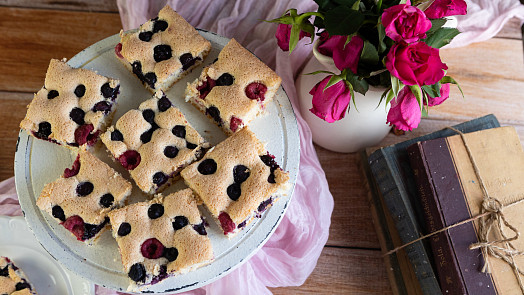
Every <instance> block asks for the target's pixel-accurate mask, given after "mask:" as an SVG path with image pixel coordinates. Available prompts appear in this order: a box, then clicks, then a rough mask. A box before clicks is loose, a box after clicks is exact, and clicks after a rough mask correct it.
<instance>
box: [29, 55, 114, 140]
mask: <svg viewBox="0 0 524 295" xmlns="http://www.w3.org/2000/svg"><path fill="white" fill-rule="evenodd" d="M119 88H120V85H119V81H118V80H115V79H111V78H107V77H104V76H101V75H98V74H96V73H95V72H93V71H90V70H86V69H74V68H71V67H70V66H69V65H67V64H66V63H65V62H64V61H60V60H57V59H52V60H51V62H50V63H49V68H48V69H47V73H46V77H45V84H44V87H43V88H42V89H40V90H39V91H38V92H37V93H36V94H35V97H34V98H33V100H32V101H31V103H30V104H29V106H28V110H27V114H26V116H25V118H24V119H23V120H22V122H21V123H20V127H21V128H22V129H25V130H27V131H28V133H29V134H32V135H33V136H34V137H36V138H40V139H44V140H47V141H51V142H54V143H58V144H60V145H65V146H72V147H78V146H82V145H84V144H87V145H88V146H92V145H94V144H95V143H96V141H97V139H98V136H99V134H100V133H101V132H104V131H105V128H106V126H107V125H108V124H110V123H111V120H112V117H113V113H114V110H115V108H114V107H113V106H114V104H115V100H116V98H117V95H118V93H119Z"/></svg>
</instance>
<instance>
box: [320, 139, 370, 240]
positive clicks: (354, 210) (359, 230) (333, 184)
mask: <svg viewBox="0 0 524 295" xmlns="http://www.w3.org/2000/svg"><path fill="white" fill-rule="evenodd" d="M315 149H316V151H317V155H318V158H319V160H320V164H321V165H322V167H324V172H325V173H326V178H327V180H328V183H329V190H330V192H331V194H332V195H333V198H334V200H335V208H334V209H333V214H332V216H331V227H330V229H329V240H328V242H327V244H328V245H332V246H343V247H359V248H373V249H380V245H379V243H378V239H377V236H376V233H375V229H374V227H373V223H372V221H371V211H370V209H369V204H368V201H367V199H366V194H367V192H366V190H365V188H364V186H363V185H362V183H363V179H362V177H363V176H362V173H361V172H360V171H359V168H358V165H357V161H358V158H359V155H358V154H357V153H350V154H339V153H335V152H331V151H328V150H326V149H324V148H322V147H320V146H318V145H315Z"/></svg>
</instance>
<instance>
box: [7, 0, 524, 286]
mask: <svg viewBox="0 0 524 295" xmlns="http://www.w3.org/2000/svg"><path fill="white" fill-rule="evenodd" d="M117 2H118V7H119V10H120V15H121V19H122V23H123V26H124V29H131V28H136V27H138V26H139V25H140V24H142V23H144V22H145V21H146V20H147V19H149V18H152V17H155V16H156V15H157V13H158V11H159V10H160V9H161V8H162V7H163V6H164V5H165V3H166V1H144V0H137V1H129V2H127V1H124V0H118V1H117ZM167 2H168V3H169V4H170V5H171V7H173V8H174V9H175V10H177V11H178V13H179V14H181V15H182V16H183V17H184V18H186V19H187V20H188V22H189V23H191V24H192V25H193V26H195V27H198V28H201V29H207V30H210V31H213V32H216V33H218V34H220V35H223V36H226V37H229V38H235V39H236V40H237V41H239V42H240V43H241V44H243V45H244V46H245V47H247V48H248V49H249V50H251V51H252V52H253V53H255V54H256V55H257V56H258V57H259V58H261V59H262V60H263V61H264V62H265V63H267V64H268V65H269V66H271V67H272V68H273V69H275V70H276V72H277V73H278V74H279V75H280V76H281V77H282V79H283V86H284V89H285V90H286V93H287V94H288V96H289V98H290V100H291V103H292V105H293V108H294V110H295V114H296V116H297V122H298V126H299V132H300V144H301V146H300V150H301V158H300V171H299V174H298V178H297V183H296V187H295V192H294V196H293V199H292V201H291V203H290V205H289V207H288V210H287V213H286V215H285V216H284V218H283V220H282V222H281V223H280V225H279V227H278V228H277V229H276V231H275V233H274V234H273V235H272V236H271V238H270V239H269V241H268V242H267V243H266V244H265V245H264V247H262V248H261V249H260V250H259V251H258V252H257V253H256V254H255V255H254V256H253V257H252V258H251V259H250V260H249V261H247V262H246V263H244V264H243V265H242V266H240V267H239V268H237V269H236V270H234V271H233V272H231V273H230V274H228V275H227V276H225V277H223V278H221V279H220V280H218V281H216V282H214V283H211V284H209V285H207V286H205V287H202V288H200V289H197V290H193V291H190V292H187V293H184V294H194V295H204V294H207V295H209V294H231V295H235V294H242V295H243V294H247V295H254V294H271V292H270V291H269V290H268V287H284V286H299V285H301V284H303V283H304V281H305V280H306V279H307V277H308V276H309V275H310V274H311V272H312V271H313V269H314V268H315V266H316V263H317V260H318V257H319V256H320V253H321V252H322V249H323V247H324V245H325V243H326V241H327V238H328V233H329V225H330V219H331V213H332V210H333V197H332V195H331V193H330V192H329V188H328V184H327V181H326V178H325V174H324V171H323V170H322V167H321V166H320V164H319V162H318V158H317V155H316V152H315V149H314V147H313V144H312V141H311V131H310V130H309V127H308V126H307V124H306V123H305V121H304V120H303V119H302V117H301V115H300V111H299V107H298V105H297V103H298V97H297V91H296V88H295V84H294V81H295V79H296V78H297V74H298V73H299V70H300V68H301V66H302V65H303V64H304V62H305V61H306V60H307V58H308V57H309V56H310V52H311V48H312V46H311V45H306V43H307V40H301V41H300V42H301V43H300V45H299V46H297V49H296V50H295V51H294V52H293V54H291V55H289V54H288V53H287V52H282V51H281V50H279V49H278V47H277V45H276V40H275V39H274V34H275V31H276V27H277V26H276V25H275V24H269V23H265V22H262V21H261V20H265V19H272V18H275V17H278V16H280V15H281V14H282V13H283V12H284V11H285V10H286V9H288V8H297V9H298V11H299V13H300V12H304V11H313V10H316V8H317V6H316V4H315V3H314V2H313V1H311V0H309V1H305V0H304V1H301V0H282V1H257V0H242V1H230V0H198V1H197V0H193V1H177V0H173V1H167ZM467 2H468V5H469V13H470V14H469V15H467V16H464V17H459V18H458V19H459V29H461V30H462V31H463V32H465V33H463V34H462V35H459V37H458V38H456V40H454V42H453V43H452V44H451V46H461V45H466V44H469V43H471V42H477V41H483V40H486V39H489V38H491V37H493V36H494V35H495V34H496V33H497V32H498V31H499V30H500V29H501V28H502V26H503V25H504V24H505V22H506V21H507V20H509V19H510V18H511V17H514V16H516V17H518V18H520V19H521V20H524V8H523V6H522V5H520V3H518V0H500V1H492V0H475V1H473V0H471V1H467ZM479 17H481V18H482V19H481V20H480V21H479ZM304 45H305V46H304ZM0 214H3V215H11V216H14V215H21V214H22V212H21V209H20V206H19V204H18V200H17V195H16V190H15V188H14V178H10V179H8V180H5V181H3V182H1V183H0ZM96 294H97V295H113V294H117V293H116V292H115V291H112V290H108V289H105V288H102V287H97V290H96Z"/></svg>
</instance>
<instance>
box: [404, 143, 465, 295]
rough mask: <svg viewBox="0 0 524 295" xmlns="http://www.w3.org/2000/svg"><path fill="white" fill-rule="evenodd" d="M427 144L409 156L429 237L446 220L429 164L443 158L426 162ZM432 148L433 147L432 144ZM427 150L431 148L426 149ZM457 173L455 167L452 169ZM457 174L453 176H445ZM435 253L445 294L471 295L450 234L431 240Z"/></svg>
mask: <svg viewBox="0 0 524 295" xmlns="http://www.w3.org/2000/svg"><path fill="white" fill-rule="evenodd" d="M442 140H444V139H442ZM425 145H426V142H417V143H416V144H413V145H411V146H409V147H408V149H407V151H408V156H409V160H410V163H411V168H412V169H413V175H414V177H415V181H416V183H417V190H418V193H419V197H420V203H421V205H422V211H423V212H424V217H425V222H426V223H425V225H426V232H425V233H424V234H428V233H431V232H434V231H437V230H439V229H441V228H443V227H445V225H444V218H443V217H442V215H441V214H440V212H441V209H440V205H439V202H438V197H437V194H436V191H435V189H434V187H433V185H432V178H431V177H428V175H430V176H431V171H430V169H429V165H430V164H429V163H428V162H431V161H440V157H439V156H437V155H435V154H433V155H432V156H431V158H428V159H426V158H425V157H424V156H425V153H424V146H425ZM429 145H431V144H429ZM426 148H427V147H426ZM448 168H450V169H453V166H450V167H448ZM444 173H453V172H449V171H447V172H444ZM429 240H430V242H431V250H432V252H433V261H434V262H435V266H436V269H437V274H438V280H439V283H440V288H441V290H442V293H443V294H449V295H463V294H467V292H466V286H465V285H464V280H463V279H462V275H461V273H460V269H459V267H458V263H457V260H456V259H455V255H454V254H453V248H452V247H451V239H450V236H449V234H448V232H441V233H439V234H436V235H434V236H432V237H431V238H430V239H429Z"/></svg>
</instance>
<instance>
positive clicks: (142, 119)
mask: <svg viewBox="0 0 524 295" xmlns="http://www.w3.org/2000/svg"><path fill="white" fill-rule="evenodd" d="M101 138H102V142H104V144H105V145H106V147H107V149H108V150H109V152H111V154H112V156H113V157H114V158H115V159H116V160H118V161H119V162H120V164H122V166H123V167H124V168H126V169H127V170H129V171H130V174H131V177H132V178H133V179H134V180H135V182H136V184H137V185H138V187H139V188H140V189H141V190H143V191H144V192H146V193H150V194H153V193H155V192H158V191H160V190H162V189H164V188H165V187H166V186H167V185H168V184H169V180H171V179H173V178H175V177H176V176H178V173H179V172H180V170H181V169H182V168H184V167H186V166H187V165H189V164H191V163H192V162H194V161H196V160H197V159H198V158H199V157H200V156H201V155H202V153H203V151H204V149H205V148H207V147H208V146H209V145H208V143H207V142H206V141H205V140H204V139H203V138H202V136H200V135H199V134H198V132H197V131H196V130H195V129H194V128H193V127H191V125H190V124H189V123H188V122H187V120H186V118H185V116H184V115H183V114H182V113H181V112H180V111H179V110H178V109H177V108H175V107H174V106H172V104H171V101H170V100H169V99H168V98H167V97H166V96H165V94H164V92H162V91H158V92H156V93H155V95H154V96H153V97H152V98H151V99H149V100H146V101H144V102H143V103H142V104H140V106H139V107H138V110H137V109H133V110H130V111H128V112H127V113H125V114H124V115H123V116H122V117H121V118H120V119H118V121H117V122H116V124H115V125H114V126H111V127H109V128H108V130H107V132H106V133H104V134H103V135H102V136H101Z"/></svg>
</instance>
